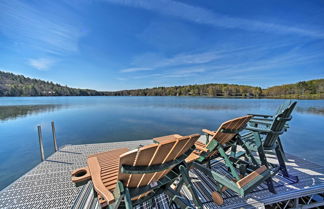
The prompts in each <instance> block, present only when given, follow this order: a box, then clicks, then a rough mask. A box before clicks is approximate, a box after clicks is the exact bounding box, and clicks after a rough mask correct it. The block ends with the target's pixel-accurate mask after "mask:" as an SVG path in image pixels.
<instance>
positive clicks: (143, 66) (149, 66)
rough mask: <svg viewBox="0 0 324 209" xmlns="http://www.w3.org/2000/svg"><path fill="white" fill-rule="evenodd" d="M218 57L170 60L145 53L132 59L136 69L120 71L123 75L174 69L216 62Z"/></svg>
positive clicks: (204, 55)
mask: <svg viewBox="0 0 324 209" xmlns="http://www.w3.org/2000/svg"><path fill="white" fill-rule="evenodd" d="M219 57H220V56H219V55H217V54H216V53H215V52H203V53H196V54H177V55H175V56H173V57H170V58H165V57H161V56H158V55H155V54H152V53H145V54H142V55H139V56H137V57H134V62H132V64H134V65H136V67H131V68H126V69H122V70H120V72H123V73H126V72H127V73H129V72H137V71H148V70H155V69H158V68H165V67H175V66H184V65H197V64H204V63H209V62H211V61H214V60H216V59H217V58H219Z"/></svg>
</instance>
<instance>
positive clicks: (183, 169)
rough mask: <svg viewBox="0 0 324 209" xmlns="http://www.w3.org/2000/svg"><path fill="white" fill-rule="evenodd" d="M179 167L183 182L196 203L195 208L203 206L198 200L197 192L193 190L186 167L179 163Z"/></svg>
mask: <svg viewBox="0 0 324 209" xmlns="http://www.w3.org/2000/svg"><path fill="white" fill-rule="evenodd" d="M179 168H180V172H181V177H182V178H183V181H184V184H185V185H186V187H187V188H188V189H189V191H190V193H191V195H192V199H193V202H194V204H195V205H196V207H197V208H203V205H202V203H201V201H200V200H199V197H198V194H197V193H196V191H195V188H194V185H193V184H192V182H191V180H190V177H189V171H188V168H186V167H185V166H183V165H181V166H180V167H179Z"/></svg>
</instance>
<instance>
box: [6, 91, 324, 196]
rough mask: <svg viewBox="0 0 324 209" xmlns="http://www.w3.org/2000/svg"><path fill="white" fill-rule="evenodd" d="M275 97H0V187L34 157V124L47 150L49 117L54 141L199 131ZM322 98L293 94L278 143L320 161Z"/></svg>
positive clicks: (267, 110) (273, 102) (268, 110)
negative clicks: (294, 103) (287, 123)
mask: <svg viewBox="0 0 324 209" xmlns="http://www.w3.org/2000/svg"><path fill="white" fill-rule="evenodd" d="M283 102H284V100H280V99H219V98H205V97H2V98H0V159H1V160H0V190H1V189H3V188H4V187H6V186H7V185H8V184H10V183H11V182H13V181H14V180H16V179H17V178H19V177H20V176H21V175H22V174H24V173H26V172H27V171H28V170H30V169H31V168H33V167H34V166H35V165H37V164H38V163H39V162H40V153H39V145H38V136H37V125H38V124H40V125H42V130H43V137H44V149H45V155H46V156H49V155H50V154H52V153H53V150H54V148H53V141H52V135H51V121H52V120H53V121H55V125H56V134H57V141H58V144H59V146H63V145H66V144H85V143H102V142H115V141H127V140H142V139H151V138H153V137H157V136H163V135H168V134H173V133H179V134H182V135H188V134H192V133H200V131H201V129H202V128H208V129H211V130H214V129H216V128H217V127H218V126H219V125H220V124H221V123H222V122H223V121H226V120H229V119H232V118H234V117H238V116H242V115H245V114H248V113H260V114H274V112H275V111H276V109H277V107H278V106H279V105H280V104H281V103H283ZM323 136H324V100H299V101H298V104H297V107H296V109H295V110H294V112H293V119H292V121H291V122H290V129H289V130H288V132H286V133H284V135H283V136H282V142H283V146H284V149H285V150H286V151H287V152H289V153H291V154H295V155H297V156H299V157H303V158H305V159H308V160H311V161H314V162H316V163H319V164H321V165H324V161H323V159H324V152H323V149H324V143H323V142H324V141H323Z"/></svg>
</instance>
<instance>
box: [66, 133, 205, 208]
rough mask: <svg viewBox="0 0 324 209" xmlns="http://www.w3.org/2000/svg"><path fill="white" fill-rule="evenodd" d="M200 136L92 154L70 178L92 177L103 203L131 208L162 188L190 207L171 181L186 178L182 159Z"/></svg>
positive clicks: (83, 180) (82, 180)
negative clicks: (134, 148) (172, 186)
mask: <svg viewBox="0 0 324 209" xmlns="http://www.w3.org/2000/svg"><path fill="white" fill-rule="evenodd" d="M199 136H200V135H198V134H195V135H191V136H185V137H179V138H176V139H171V140H166V141H164V142H163V143H160V144H151V145H147V146H143V147H140V148H139V149H136V150H132V151H129V150H128V149H125V148H123V149H116V150H112V151H108V152H103V153H99V154H95V155H91V156H89V157H88V160H87V164H88V166H87V167H84V168H80V169H77V170H75V171H73V172H72V181H73V182H75V183H76V185H77V186H79V185H83V184H85V183H86V182H87V181H89V180H92V183H93V186H94V190H95V192H96V194H97V195H98V199H99V202H100V204H101V206H102V207H107V208H124V207H126V208H127V209H130V208H132V207H133V206H135V205H138V204H140V203H143V202H145V201H148V200H151V199H152V198H153V197H154V196H155V195H158V194H161V193H162V192H165V193H166V194H167V195H168V196H169V197H170V200H171V201H172V202H174V203H176V204H177V206H179V207H181V208H188V207H189V208H190V207H191V206H190V202H189V201H188V200H187V199H185V198H184V197H182V196H181V195H180V194H179V192H177V191H178V190H179V189H178V190H174V189H172V188H171V185H172V184H173V182H174V181H175V180H176V179H179V178H180V179H182V178H188V177H186V175H187V173H186V172H182V171H183V170H184V169H185V167H184V160H185V159H186V158H187V157H188V156H189V155H190V154H191V152H192V151H193V150H194V144H195V142H196V141H197V139H198V138H199ZM189 184H190V182H189Z"/></svg>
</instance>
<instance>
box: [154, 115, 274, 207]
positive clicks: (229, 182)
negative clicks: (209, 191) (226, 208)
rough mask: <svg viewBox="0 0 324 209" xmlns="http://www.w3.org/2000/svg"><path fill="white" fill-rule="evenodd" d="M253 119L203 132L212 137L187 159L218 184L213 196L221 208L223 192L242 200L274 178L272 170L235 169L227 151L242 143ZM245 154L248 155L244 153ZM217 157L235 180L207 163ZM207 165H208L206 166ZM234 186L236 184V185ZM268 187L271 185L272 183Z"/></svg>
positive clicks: (234, 121)
mask: <svg viewBox="0 0 324 209" xmlns="http://www.w3.org/2000/svg"><path fill="white" fill-rule="evenodd" d="M251 117H252V116H250V115H247V116H244V117H239V118H235V119H233V120H229V121H226V122H224V123H223V124H221V126H220V127H219V128H218V129H217V131H209V130H206V129H203V132H205V133H207V134H209V135H211V136H212V138H211V140H210V141H208V143H206V144H205V143H202V142H200V141H197V142H196V144H195V145H196V150H195V151H194V152H193V153H192V154H190V155H189V157H188V158H187V159H186V163H187V164H188V165H187V166H188V167H191V168H196V169H199V170H201V171H202V172H203V173H204V174H206V175H207V176H208V177H210V178H211V179H214V180H215V181H216V182H217V183H218V184H219V187H218V188H217V189H218V190H217V191H215V192H214V193H213V199H214V201H216V203H218V204H222V201H223V199H222V196H221V194H220V193H222V192H223V191H224V190H226V189H227V188H228V189H231V190H232V191H234V192H236V193H237V194H238V195H239V196H241V197H243V196H245V195H246V194H248V193H249V192H250V191H252V190H253V189H254V188H255V187H257V186H258V185H260V184H261V183H262V182H264V181H266V180H268V179H269V178H270V177H271V176H273V175H274V174H275V172H273V171H272V170H270V169H268V168H267V167H266V166H260V167H253V169H252V170H251V168H249V169H250V170H248V169H244V170H242V169H240V172H238V169H237V168H236V167H235V165H234V163H233V162H232V161H231V160H230V158H231V156H230V155H229V154H227V153H226V151H225V150H224V147H226V146H227V145H229V144H232V143H235V142H236V141H237V140H238V139H239V135H238V133H239V132H240V131H241V130H242V129H244V128H245V126H246V124H247V122H248V121H249V120H250V118H251ZM177 137H181V136H180V135H177V134H176V135H170V136H166V137H159V138H154V139H153V140H154V141H156V142H160V143H161V142H163V140H166V139H172V138H177ZM243 154H245V153H244V152H243ZM215 156H220V157H222V158H223V159H224V161H225V165H226V166H227V167H228V169H229V171H230V173H231V175H232V177H233V179H229V178H227V177H225V176H224V175H223V174H220V173H218V172H216V171H214V170H212V169H210V166H209V165H208V163H209V162H210V160H212V159H214V158H215ZM204 164H207V166H206V165H204ZM233 180H234V181H235V182H234V181H233ZM269 182H270V183H269V184H271V185H272V181H271V179H270V180H269Z"/></svg>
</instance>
